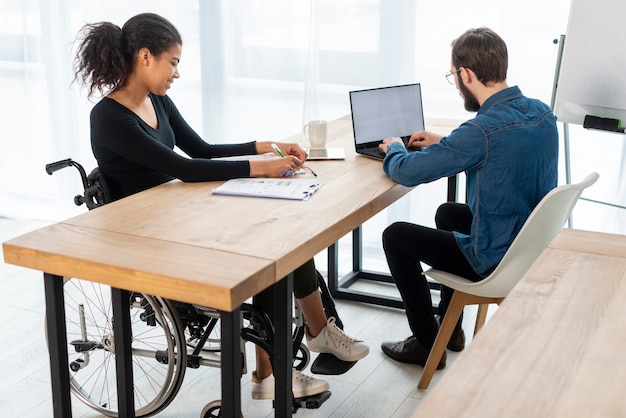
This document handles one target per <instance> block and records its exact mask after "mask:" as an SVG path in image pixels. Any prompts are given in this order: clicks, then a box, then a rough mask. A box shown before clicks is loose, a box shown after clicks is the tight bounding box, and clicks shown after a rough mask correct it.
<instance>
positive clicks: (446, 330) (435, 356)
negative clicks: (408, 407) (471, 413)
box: [417, 290, 469, 390]
mask: <svg viewBox="0 0 626 418" xmlns="http://www.w3.org/2000/svg"><path fill="white" fill-rule="evenodd" d="M466 296H469V295H467V294H465V293H463V292H460V291H458V290H457V291H455V292H454V295H453V296H452V300H451V301H450V305H449V306H448V310H447V311H446V314H445V316H444V318H443V322H442V323H441V326H440V327H439V332H438V333H437V338H436V339H435V343H434V344H433V348H432V349H431V350H430V354H429V356H428V360H427V361H426V364H425V365H424V370H423V371H422V376H421V377H420V381H419V383H418V384H417V389H419V390H426V389H428V385H429V384H430V381H431V380H432V378H433V375H434V374H435V371H436V370H437V365H438V364H439V361H440V360H441V357H442V356H443V353H444V351H445V349H446V345H447V344H448V341H450V337H451V336H452V332H453V331H454V326H455V325H456V323H457V322H458V320H459V318H460V317H461V312H462V311H463V307H464V306H465V304H466V303H465V299H466Z"/></svg>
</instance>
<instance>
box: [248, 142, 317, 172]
mask: <svg viewBox="0 0 626 418" xmlns="http://www.w3.org/2000/svg"><path fill="white" fill-rule="evenodd" d="M276 145H278V144H276ZM278 146H279V147H280V145H278ZM281 151H282V148H281ZM284 152H285V151H283V153H284ZM305 155H306V154H305ZM303 165H304V161H302V160H300V159H299V158H296V157H294V156H293V155H285V157H284V158H271V159H268V160H251V161H250V177H285V175H287V174H288V173H290V172H291V173H293V171H295V170H298V169H300V168H301V167H302V166H303Z"/></svg>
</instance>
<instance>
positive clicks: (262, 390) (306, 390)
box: [252, 370, 330, 399]
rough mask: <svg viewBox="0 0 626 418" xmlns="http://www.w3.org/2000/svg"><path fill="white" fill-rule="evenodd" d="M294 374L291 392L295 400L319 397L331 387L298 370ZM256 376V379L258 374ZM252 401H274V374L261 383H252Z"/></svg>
mask: <svg viewBox="0 0 626 418" xmlns="http://www.w3.org/2000/svg"><path fill="white" fill-rule="evenodd" d="M292 372H293V373H292V375H291V390H292V392H293V397H294V398H304V397H306V396H313V395H317V394H319V393H322V392H324V391H327V390H328V388H329V387H330V386H329V385H328V382H327V381H325V380H322V379H315V378H313V377H309V376H307V375H305V374H302V373H300V372H299V371H297V370H293V371H292ZM252 373H253V374H254V372H252ZM254 375H255V377H256V374H254ZM252 399H274V374H270V375H269V376H267V377H266V378H265V379H263V380H261V382H259V383H256V382H255V381H254V380H253V381H252Z"/></svg>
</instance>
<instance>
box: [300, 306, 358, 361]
mask: <svg viewBox="0 0 626 418" xmlns="http://www.w3.org/2000/svg"><path fill="white" fill-rule="evenodd" d="M306 345H307V347H309V350H311V351H314V352H316V353H330V354H333V355H334V356H335V357H337V358H338V359H339V360H343V361H357V360H361V359H362V358H363V357H365V356H366V355H367V354H368V353H369V352H370V349H369V347H368V346H366V345H365V344H363V341H361V340H357V339H356V338H352V337H349V336H348V335H347V334H346V333H345V332H343V331H342V330H341V329H340V328H338V327H337V325H336V324H335V318H334V317H331V318H329V319H328V322H327V323H326V326H325V327H324V329H322V331H320V333H319V334H318V335H317V336H316V337H315V338H311V337H310V336H309V333H308V329H307V333H306Z"/></svg>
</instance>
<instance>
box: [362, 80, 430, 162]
mask: <svg viewBox="0 0 626 418" xmlns="http://www.w3.org/2000/svg"><path fill="white" fill-rule="evenodd" d="M350 108H351V109H352V129H353V132H354V145H355V148H356V152H357V153H358V154H362V155H367V156H368V157H374V158H379V159H383V158H385V154H383V153H382V152H381V151H380V150H379V149H378V145H379V144H380V142H381V141H382V140H383V139H385V138H389V137H392V136H398V137H400V138H402V140H403V141H404V144H405V145H407V144H408V140H409V138H410V137H411V134H413V132H419V131H423V130H424V111H423V109H422V90H421V86H420V84H419V83H414V84H404V85H401V86H390V87H378V88H373V89H367V90H355V91H351V92H350ZM407 150H409V151H418V150H419V149H418V148H408V147H407Z"/></svg>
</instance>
